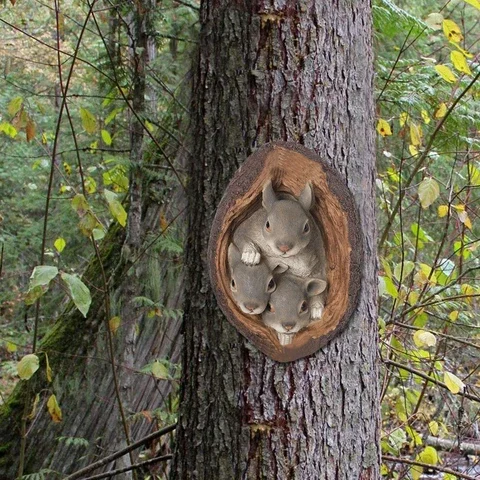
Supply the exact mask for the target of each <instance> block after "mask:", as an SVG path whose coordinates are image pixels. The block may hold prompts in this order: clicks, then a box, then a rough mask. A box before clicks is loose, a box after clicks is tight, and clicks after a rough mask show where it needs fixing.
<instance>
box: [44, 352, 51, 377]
mask: <svg viewBox="0 0 480 480" xmlns="http://www.w3.org/2000/svg"><path fill="white" fill-rule="evenodd" d="M45 363H46V374H47V380H48V381H49V382H51V381H52V369H51V368H50V362H49V361H48V355H47V354H46V353H45Z"/></svg>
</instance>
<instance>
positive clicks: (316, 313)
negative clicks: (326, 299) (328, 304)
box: [310, 303, 325, 320]
mask: <svg viewBox="0 0 480 480" xmlns="http://www.w3.org/2000/svg"><path fill="white" fill-rule="evenodd" d="M324 308H325V307H324V306H323V305H322V304H321V303H314V304H313V305H312V306H311V308H310V318H312V319H315V320H319V319H320V318H322V315H323V309H324Z"/></svg>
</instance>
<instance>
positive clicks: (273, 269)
mask: <svg viewBox="0 0 480 480" xmlns="http://www.w3.org/2000/svg"><path fill="white" fill-rule="evenodd" d="M228 266H229V268H230V289H231V291H232V295H233V298H234V299H235V301H236V302H237V305H238V306H239V307H240V309H241V310H242V312H243V313H247V314H249V315H260V314H261V313H262V312H263V311H264V310H265V308H266V306H267V303H268V301H269V299H270V294H271V293H272V292H273V291H274V290H275V289H276V288H277V283H276V282H277V279H278V276H279V275H280V274H281V273H283V272H285V271H286V270H287V268H288V267H287V266H285V265H282V264H280V263H279V262H274V263H273V264H267V263H266V262H265V260H264V259H263V258H262V259H260V262H259V263H258V264H257V265H246V264H245V263H243V262H242V260H241V253H240V250H239V249H238V248H237V247H236V246H235V245H234V244H233V243H231V244H230V245H229V246H228Z"/></svg>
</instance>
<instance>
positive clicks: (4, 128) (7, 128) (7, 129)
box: [0, 122, 18, 138]
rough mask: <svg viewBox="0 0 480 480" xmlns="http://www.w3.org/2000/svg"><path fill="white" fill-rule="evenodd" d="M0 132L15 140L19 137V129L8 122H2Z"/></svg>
mask: <svg viewBox="0 0 480 480" xmlns="http://www.w3.org/2000/svg"><path fill="white" fill-rule="evenodd" d="M0 132H3V133H5V135H8V136H9V137H11V138H15V137H16V136H17V133H18V132H17V129H16V128H15V127H14V126H13V125H12V124H11V123H8V122H2V123H0Z"/></svg>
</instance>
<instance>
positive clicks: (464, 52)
mask: <svg viewBox="0 0 480 480" xmlns="http://www.w3.org/2000/svg"><path fill="white" fill-rule="evenodd" d="M450 43H451V44H452V45H453V46H454V47H455V48H456V49H457V50H458V51H459V52H462V53H463V54H464V55H465V56H466V57H467V58H473V53H470V52H469V51H468V50H465V49H464V48H462V47H461V46H460V45H458V44H456V43H455V42H450Z"/></svg>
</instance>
